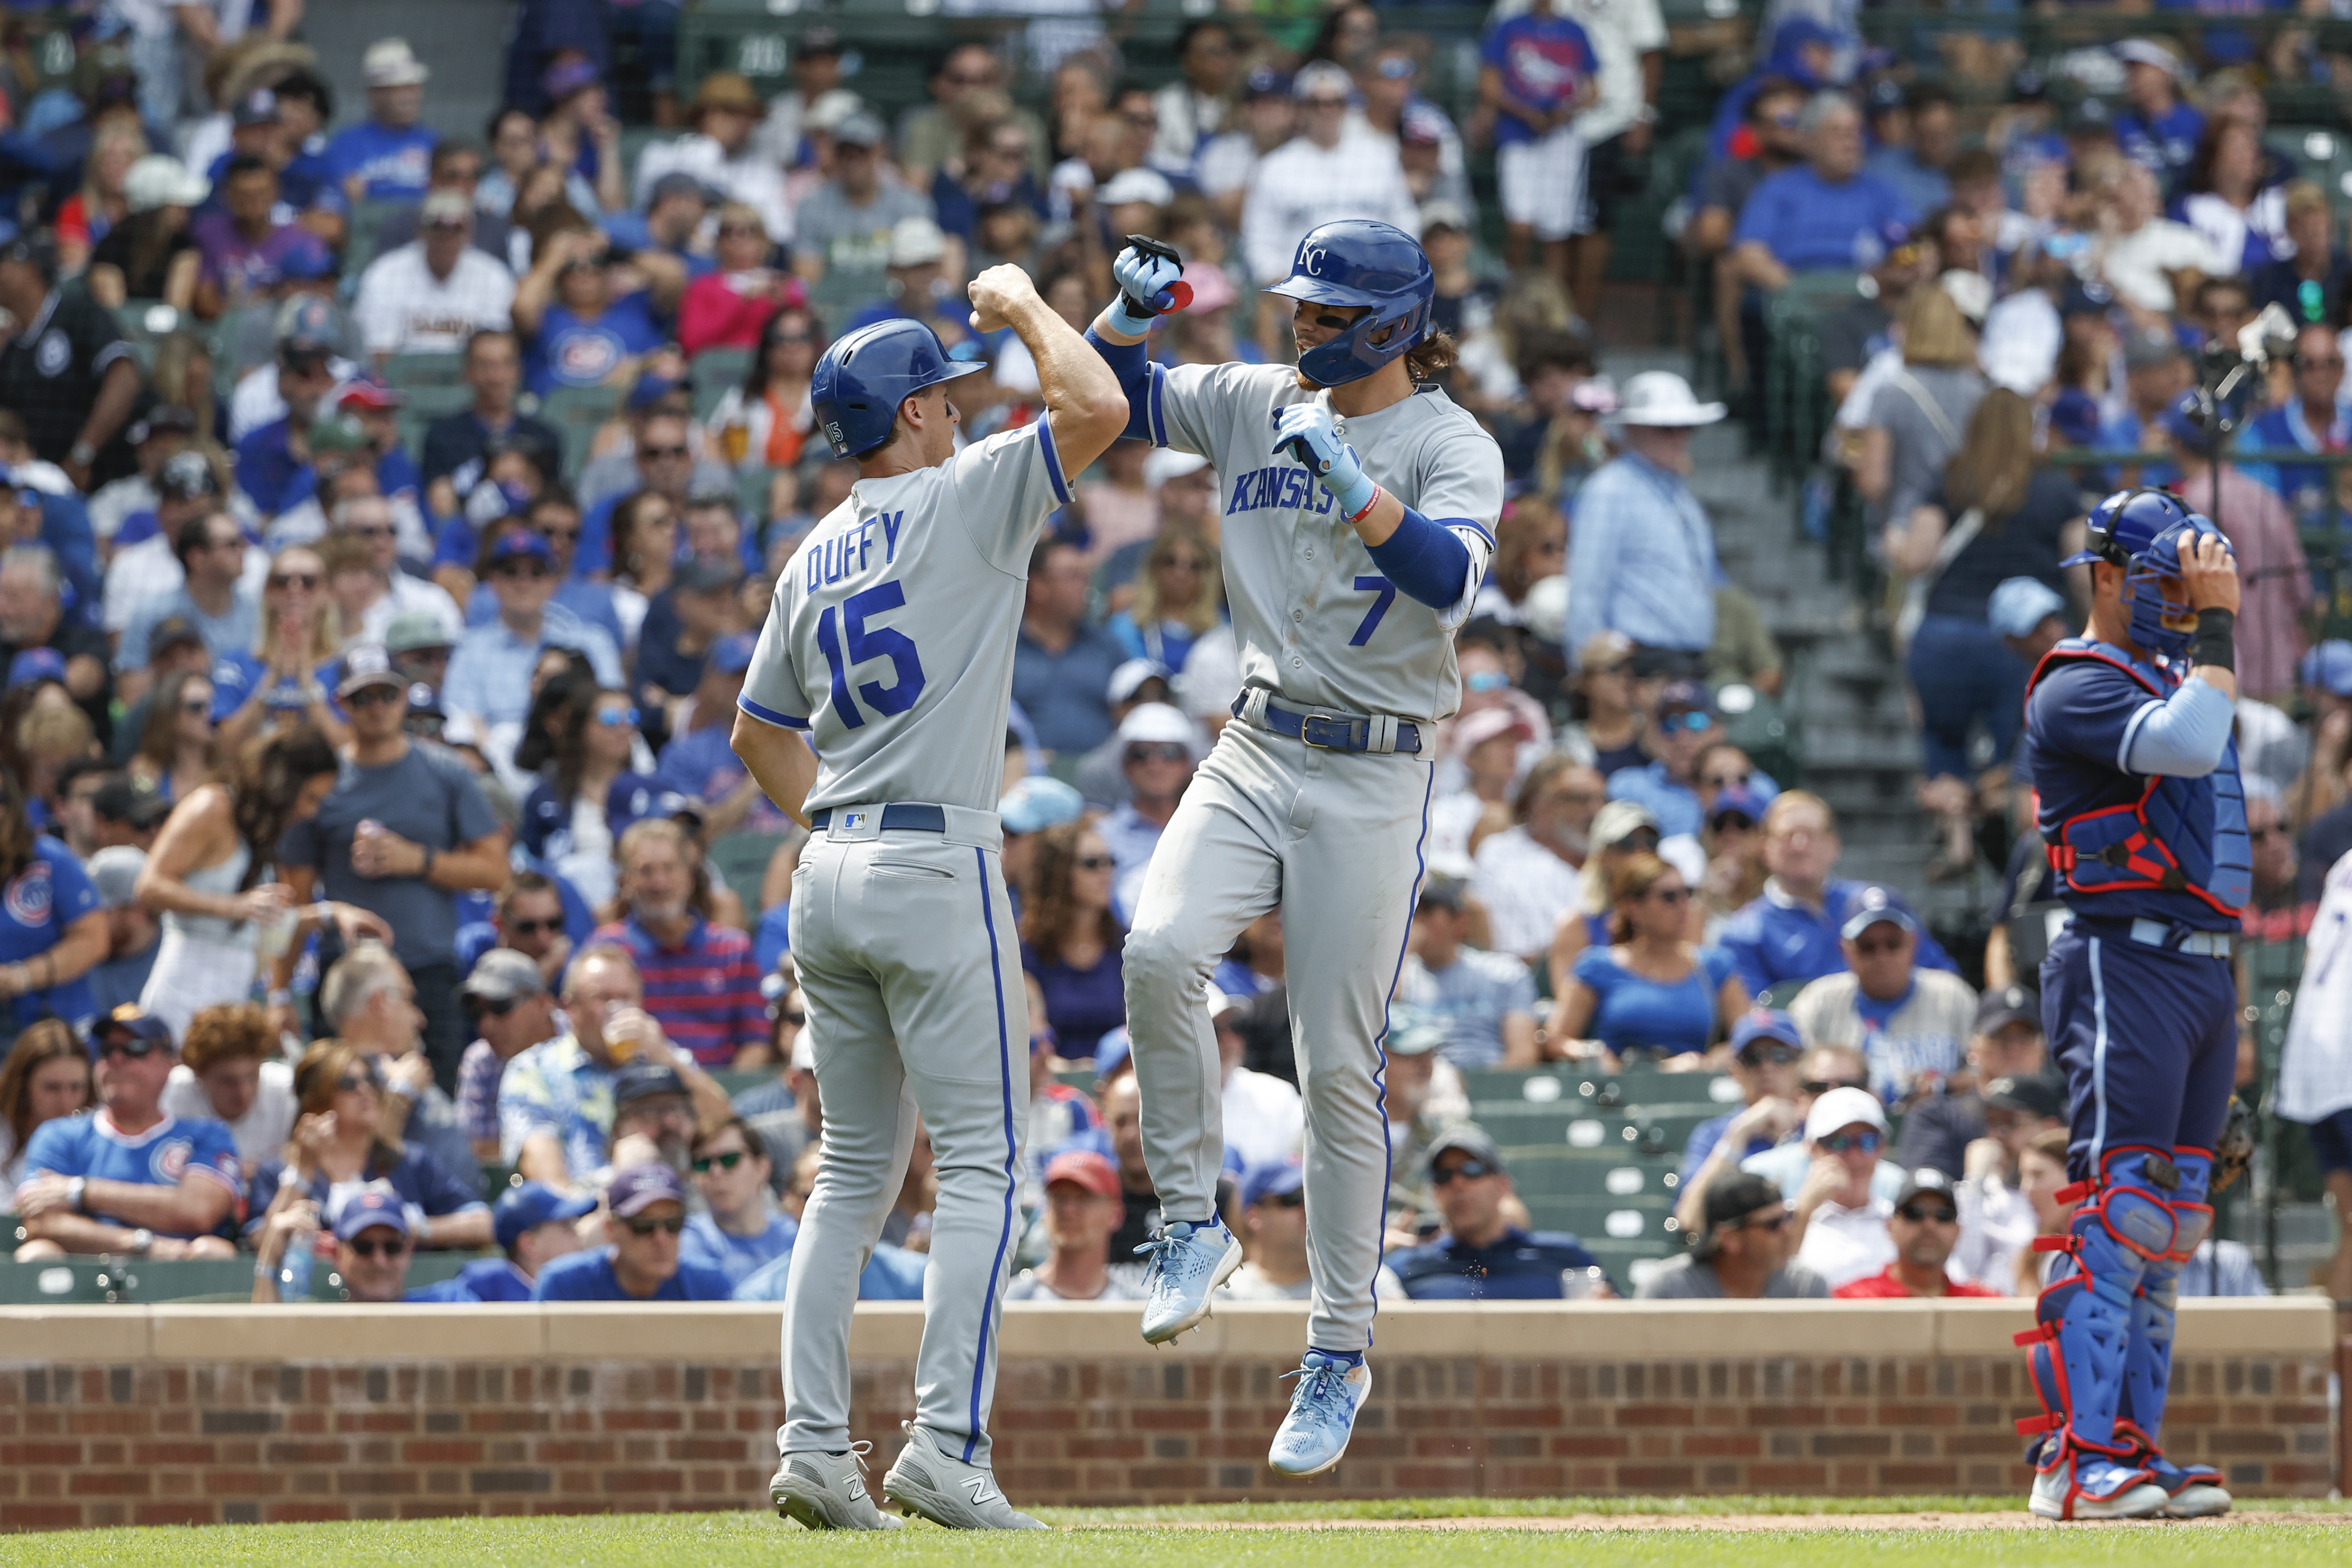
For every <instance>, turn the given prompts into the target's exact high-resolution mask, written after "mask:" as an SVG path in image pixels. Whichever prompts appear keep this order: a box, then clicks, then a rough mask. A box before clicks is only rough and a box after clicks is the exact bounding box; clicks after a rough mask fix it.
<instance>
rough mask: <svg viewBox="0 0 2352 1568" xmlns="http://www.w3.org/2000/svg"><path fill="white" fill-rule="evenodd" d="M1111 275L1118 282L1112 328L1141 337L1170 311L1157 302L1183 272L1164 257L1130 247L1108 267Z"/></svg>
mask: <svg viewBox="0 0 2352 1568" xmlns="http://www.w3.org/2000/svg"><path fill="white" fill-rule="evenodd" d="M1110 273H1111V276H1112V277H1113V278H1114V279H1118V301H1117V302H1116V303H1115V304H1113V305H1112V306H1111V324H1112V325H1113V326H1115V327H1117V328H1118V330H1119V331H1122V332H1134V333H1137V334H1141V333H1144V332H1148V331H1150V330H1151V323H1152V322H1153V321H1158V320H1159V319H1160V316H1161V315H1162V314H1163V313H1165V312H1166V311H1167V310H1169V309H1170V307H1169V306H1168V305H1164V304H1162V303H1160V300H1162V298H1163V297H1164V296H1166V295H1167V293H1168V291H1169V289H1171V287H1172V286H1173V285H1175V284H1176V283H1178V282H1181V280H1182V279H1183V277H1184V268H1183V267H1182V266H1181V264H1180V263H1178V262H1176V261H1173V260H1171V259H1170V258H1167V257H1165V256H1152V255H1149V254H1147V253H1146V252H1144V251H1141V250H1139V249H1137V248H1136V247H1134V246H1131V245H1130V246H1129V247H1127V248H1126V249H1124V250H1122V251H1120V252H1119V253H1118V260H1116V261H1114V262H1112V263H1111V264H1110Z"/></svg>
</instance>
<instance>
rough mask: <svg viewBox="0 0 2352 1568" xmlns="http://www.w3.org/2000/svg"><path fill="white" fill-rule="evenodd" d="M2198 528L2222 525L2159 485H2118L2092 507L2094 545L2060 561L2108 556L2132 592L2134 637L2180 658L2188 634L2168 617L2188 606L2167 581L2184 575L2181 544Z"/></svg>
mask: <svg viewBox="0 0 2352 1568" xmlns="http://www.w3.org/2000/svg"><path fill="white" fill-rule="evenodd" d="M2200 533H2210V534H2212V535H2214V536H2215V537H2217V538H2219V537H2221V530H2220V529H2219V528H2217V527H2215V526H2214V523H2213V521H2212V520H2211V519H2210V518H2208V517H2206V516H2204V515H2202V514H2201V513H2198V512H2193V511H2191V510H2189V508H2188V506H2187V505H2186V504H2185V503H2183V502H2182V500H2180V498H2179V497H2178V496H2175V495H2171V494H2169V493H2168V492H2166V491H2164V490H2158V489H2136V490H2117V491H2116V493H2115V494H2113V495H2111V496H2109V497H2108V498H2107V499H2106V500H2103V501H2101V502H2100V503H2099V504H2098V505H2097V506H2096V507H2095V508H2094V509H2092V511H2091V518H2090V525H2089V534H2090V540H2089V546H2090V547H2089V548H2088V549H2086V550H2084V551H2082V552H2079V553H2077V554H2074V555H2070V556H2068V557H2067V558H2066V559H2065V560H2064V561H2063V562H2061V563H2059V564H2061V565H2062V566H2084V565H2088V564H2089V563H2092V562H2094V561H2104V562H2105V563H2107V564H2109V565H2110V566H2114V567H2116V568H2117V569H2119V570H2120V571H2121V572H2122V573H2123V574H2124V584H2125V586H2126V588H2127V589H2129V590H2130V593H2131V636H2132V640H2133V641H2134V642H2136V643H2137V644H2139V646H2140V647H2144V648H2146V649H2147V650H2148V651H2149V652H2151V653H2160V654H2163V655H2165V656H2166V657H2167V658H2179V657H2180V655H2182V654H2184V653H2186V652H2188V651H2189V636H2190V634H2189V632H2186V631H2181V630H2177V629H2175V628H2173V627H2170V626H2166V625H2165V624H2164V623H2165V621H2166V620H2167V619H2168V618H2170V619H2176V620H2177V619H2179V618H2181V617H2183V616H2187V615H2189V608H2190V607H2189V605H2184V604H2178V603H2175V602H2173V601H2171V600H2168V599H2167V598H2166V597H2165V596H2164V583H2165V580H2166V579H2168V578H2169V579H2170V580H2172V581H2173V582H2176V583H2177V582H2179V580H2180V547H2181V545H2182V544H2183V543H2184V542H2186V541H2188V540H2189V539H2190V538H2192V537H2193V536H2195V535H2197V534H2200Z"/></svg>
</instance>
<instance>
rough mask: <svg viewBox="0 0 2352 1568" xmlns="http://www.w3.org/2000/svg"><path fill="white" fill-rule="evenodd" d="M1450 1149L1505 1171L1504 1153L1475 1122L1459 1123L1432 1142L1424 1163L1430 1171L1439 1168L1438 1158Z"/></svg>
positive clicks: (1423, 1158) (1423, 1160) (1441, 1133)
mask: <svg viewBox="0 0 2352 1568" xmlns="http://www.w3.org/2000/svg"><path fill="white" fill-rule="evenodd" d="M1449 1149H1455V1150H1459V1151H1461V1152H1463V1153H1465V1154H1467V1155H1469V1156H1470V1157H1471V1158H1472V1159H1474V1160H1483V1161H1485V1162H1486V1163H1487V1164H1488V1165H1490V1166H1492V1167H1493V1168H1494V1169H1496V1170H1497V1171H1499V1170H1501V1169H1503V1152H1502V1150H1500V1149H1498V1148H1496V1146H1495V1141H1494V1140H1493V1139H1492V1138H1490V1137H1488V1136H1487V1135H1486V1129H1485V1128H1483V1127H1481V1126H1479V1125H1478V1124H1477V1123H1476V1122H1475V1121H1457V1122H1455V1123H1454V1125H1453V1126H1451V1127H1448V1128H1446V1129H1445V1130H1444V1131H1442V1132H1440V1133H1439V1134H1438V1135H1437V1136H1436V1137H1435V1138H1434V1139H1433V1140H1432V1141H1431V1142H1430V1145H1429V1152H1428V1153H1427V1154H1425V1155H1423V1157H1422V1163H1423V1165H1424V1166H1426V1167H1427V1168H1429V1169H1430V1170H1435V1169H1436V1168H1437V1157H1438V1156H1439V1155H1441V1154H1443V1153H1444V1152H1446V1151H1447V1150H1449Z"/></svg>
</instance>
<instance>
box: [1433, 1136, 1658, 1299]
mask: <svg viewBox="0 0 2352 1568" xmlns="http://www.w3.org/2000/svg"><path fill="white" fill-rule="evenodd" d="M1429 1184H1430V1190H1431V1192H1432V1193H1433V1194H1435V1195H1436V1198H1437V1206H1438V1209H1439V1211H1440V1212H1441V1213H1443V1214H1444V1216H1445V1228H1444V1230H1443V1231H1441V1232H1440V1233H1439V1234H1438V1236H1437V1237H1436V1239H1434V1240H1433V1241H1429V1242H1425V1243H1423V1245H1421V1246H1419V1247H1403V1248H1401V1249H1399V1250H1398V1251H1395V1252H1391V1253H1390V1254H1389V1255H1388V1265H1389V1267H1390V1268H1391V1269H1394V1270H1395V1271H1396V1277H1397V1279H1399V1280H1400V1281H1402V1283H1403V1285H1404V1293H1405V1295H1406V1296H1407V1297H1409V1298H1411V1299H1412V1300H1416V1301H1557V1300H1559V1299H1560V1298H1561V1297H1562V1296H1563V1295H1564V1294H1565V1293H1566V1292H1565V1290H1564V1289H1563V1288H1562V1286H1561V1282H1560V1275H1561V1272H1562V1271H1563V1270H1566V1269H1571V1268H1573V1269H1587V1268H1597V1267H1598V1265H1596V1264H1595V1263H1594V1262H1593V1260H1592V1255H1591V1253H1589V1252H1587V1251H1585V1250H1584V1247H1583V1245H1582V1244H1581V1243H1580V1242H1579V1241H1578V1240H1577V1239H1576V1237H1572V1236H1570V1235H1568V1234H1567V1233H1565V1232H1563V1231H1549V1230H1545V1231H1534V1232H1528V1231H1525V1230H1521V1229H1520V1228H1519V1227H1518V1226H1515V1225H1513V1224H1511V1223H1510V1221H1509V1220H1508V1219H1507V1218H1506V1217H1505V1215H1504V1213H1503V1200H1504V1199H1505V1198H1507V1197H1508V1196H1510V1194H1511V1178H1510V1174H1509V1173H1508V1172H1507V1171H1506V1170H1504V1168H1503V1154H1502V1151H1501V1150H1499V1149H1497V1148H1496V1147H1495V1141H1494V1140H1493V1139H1491V1138H1489V1137H1487V1136H1486V1132H1485V1131H1483V1130H1482V1129H1480V1128H1478V1127H1476V1126H1474V1125H1472V1124H1470V1123H1467V1122H1465V1123H1463V1124H1461V1125H1460V1126H1457V1127H1454V1128H1451V1129H1449V1130H1448V1131H1444V1132H1442V1133H1440V1134H1438V1136H1437V1138H1436V1140H1435V1141H1434V1142H1432V1143H1431V1144H1430V1146H1429ZM1599 1283H1600V1286H1601V1288H1600V1289H1598V1290H1597V1291H1595V1292H1593V1293H1594V1294H1598V1295H1603V1296H1613V1295H1615V1294H1616V1291H1615V1290H1614V1289H1611V1288H1610V1287H1609V1286H1608V1284H1607V1282H1606V1280H1605V1279H1603V1280H1601V1281H1600V1282H1599Z"/></svg>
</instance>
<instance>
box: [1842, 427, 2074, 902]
mask: <svg viewBox="0 0 2352 1568" xmlns="http://www.w3.org/2000/svg"><path fill="white" fill-rule="evenodd" d="M2083 533H2084V521H2083V507H2082V497H2081V494H2080V492H2079V490H2078V489H2076V486H2075V483H2074V479H2072V478H2071V477H2069V476H2068V475H2067V474H2065V473H2063V472H2062V471H2060V470H2058V469H2056V468H2046V467H2043V466H2042V462H2041V460H2040V457H2039V455H2038V454H2037V453H2036V452H2035V451H2034V448H2033V407H2032V405H2031V404H2029V403H2027V402H2026V401H2025V399H2024V398H2022V397H2020V396H2019V395H2017V394H2016V393H2014V392H2011V391H2010V390H2009V389H2008V388H2006V387H1995V388H1994V389H1993V390H1992V391H1990V392H1989V393H1987V394H1986V395H1985V397H1984V401H1982V402H1981V403H1979V404H1978V405H1977V407H1976V411H1975V413H1974V414H1973V415H1971V416H1969V428H1968V439H1967V440H1966V441H1965V442H1964V443H1963V444H1962V445H1961V447H1960V449H1959V450H1958V452H1955V453H1954V454H1953V455H1952V458H1951V461H1950V462H1948V464H1946V465H1945V468H1944V473H1943V479H1942V482H1941V483H1940V484H1939V485H1937V487H1936V489H1933V490H1932V491H1930V492H1929V494H1928V495H1927V498H1926V500H1923V501H1922V502H1921V504H1920V505H1918V506H1917V507H1916V508H1914V509H1913V510H1912V511H1911V513H1910V516H1909V518H1908V519H1907V521H1900V522H1899V523H1898V525H1897V526H1895V527H1894V528H1890V530H1889V531H1888V534H1887V542H1886V555H1887V562H1888V564H1890V565H1891V566H1893V567H1894V568H1895V570H1896V571H1898V572H1903V573H1906V574H1910V575H1911V576H1912V577H1913V578H1914V579H1915V581H1916V580H1920V579H1924V580H1926V582H1927V594H1926V598H1925V611H1926V613H1925V615H1924V616H1922V617H1921V618H1920V620H1919V624H1918V629H1917V630H1916V632H1914V633H1913V635H1912V637H1911V646H1910V648H1909V650H1908V652H1907V653H1906V657H1905V668H1906V672H1907V673H1908V674H1909V676H1910V678H1911V688H1912V690H1913V691H1915V692H1916V694H1917V696H1918V700H1919V715H1920V720H1921V741H1922V743H1923V744H1924V745H1925V747H1926V751H1927V767H1926V770H1925V773H1926V777H1925V781H1924V783H1923V784H1922V786H1921V787H1922V792H1923V793H1922V796H1921V800H1922V804H1923V805H1927V807H1928V808H1929V810H1930V811H1932V812H1934V813H1935V814H1936V815H1937V816H1938V817H1939V818H1940V819H1941V821H1942V824H1943V827H1944V838H1945V842H1944V851H1943V858H1942V859H1941V860H1940V861H1939V862H1938V863H1937V866H1936V867H1933V868H1930V869H1931V871H1936V870H1940V871H1944V872H1946V873H1947V874H1956V873H1957V872H1958V871H1960V870H1962V869H1965V868H1967V866H1968V865H1969V863H1970V862H1971V861H1972V860H1973V859H1974V858H1975V848H1974V845H1973V843H1972V842H1971V839H1970V837H1969V835H1970V828H1971V824H1972V822H1973V819H1974V817H1975V816H1977V815H1979V810H1978V808H1977V807H1976V806H1975V805H1974V795H1975V793H1976V784H1977V782H1979V781H1977V780H1976V775H1975V770H1974V769H1973V768H1971V767H1970V765H1969V737H1970V735H1971V734H1972V733H1973V732H1974V731H1977V730H1978V729H1979V728H1980V729H1982V730H1983V731H1984V732H1985V733H1986V734H1987V735H1988V736H1990V739H1991V741H1992V760H1991V766H1992V767H1993V768H1995V769H2000V770H2003V772H2002V773H2001V774H2000V778H2003V779H2005V777H2006V769H2007V767H2008V763H2009V759H2010V754H2011V752H2013V751H2014V750H2015V749H2016V746H2017V734H2018V729H2019V726H2020V725H2021V723H2022V722H2023V721H2024V707H2025V677H2026V673H2027V671H2026V668H2025V666H2024V664H2023V662H2022V661H2021V660H2020V659H2019V658H2017V657H2016V656H2015V655H2014V654H2012V653H2011V652H2010V651H2009V648H2008V647H2007V645H2005V644H2004V643H2003V642H2002V641H2001V637H2000V633H1998V632H1996V631H1994V630H1993V629H1992V627H1991V626H1990V625H1989V624H1988V622H1987V620H1986V616H1987V614H1988V612H1989V610H1990V605H1991V603H1992V595H1993V590H1994V589H1996V588H1998V587H2000V584H2002V583H2004V582H2006V581H2008V580H2009V579H2011V578H2012V577H2032V578H2033V579H2035V580H2036V581H2038V582H2041V583H2042V584H2045V585H2046V586H2048V587H2049V588H2050V589H2051V590H2052V591H2053V592H2055V593H2059V594H2062V595H2063V593H2064V592H2065V588H2066V584H2065V579H2064V578H2063V576H2062V575H2061V574H2060V573H2059V570H2058V563H2059V562H2060V561H2061V560H2063V559H2064V558H2065V556H2066V555H2067V553H2068V552H2070V551H2071V550H2073V549H2074V548H2076V542H2077V541H2079V539H2080V537H2081V536H2082V535H2083ZM1963 535H1965V541H1966V542H1962V538H1963ZM1956 547H1957V548H1956ZM1984 782H1989V783H1998V782H2000V779H1992V780H1989V781H1984Z"/></svg>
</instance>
